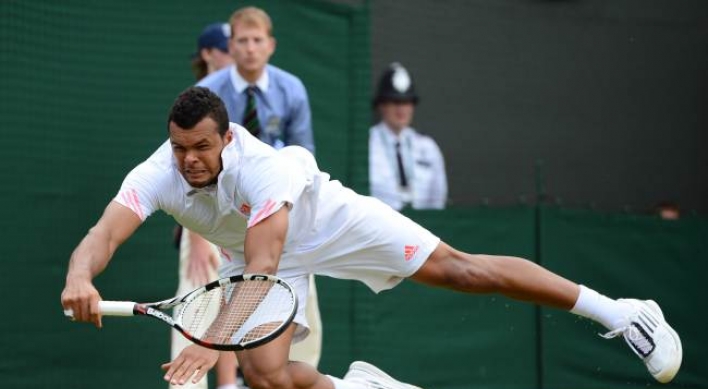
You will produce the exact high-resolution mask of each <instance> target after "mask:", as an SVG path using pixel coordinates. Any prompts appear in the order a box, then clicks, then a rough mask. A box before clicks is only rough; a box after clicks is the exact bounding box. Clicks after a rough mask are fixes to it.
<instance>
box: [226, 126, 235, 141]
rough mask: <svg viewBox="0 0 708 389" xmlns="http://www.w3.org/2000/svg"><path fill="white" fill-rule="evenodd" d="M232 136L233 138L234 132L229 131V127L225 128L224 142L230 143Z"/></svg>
mask: <svg viewBox="0 0 708 389" xmlns="http://www.w3.org/2000/svg"><path fill="white" fill-rule="evenodd" d="M233 138H234V133H233V131H231V129H230V128H229V129H228V130H226V134H224V144H229V143H231V140H232V139H233Z"/></svg>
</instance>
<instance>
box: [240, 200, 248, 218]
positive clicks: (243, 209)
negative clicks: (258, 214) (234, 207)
mask: <svg viewBox="0 0 708 389" xmlns="http://www.w3.org/2000/svg"><path fill="white" fill-rule="evenodd" d="M240 211H241V213H242V214H244V215H250V214H251V206H250V205H248V204H246V203H243V204H242V205H241V209H240Z"/></svg>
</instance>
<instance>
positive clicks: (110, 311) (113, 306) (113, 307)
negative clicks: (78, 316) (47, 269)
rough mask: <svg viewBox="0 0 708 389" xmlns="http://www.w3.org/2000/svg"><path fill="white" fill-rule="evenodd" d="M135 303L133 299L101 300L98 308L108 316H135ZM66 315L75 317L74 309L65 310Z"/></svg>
mask: <svg viewBox="0 0 708 389" xmlns="http://www.w3.org/2000/svg"><path fill="white" fill-rule="evenodd" d="M134 308H135V303H134V302H132V301H105V300H103V301H99V302H98V309H99V310H100V311H101V314H102V315H106V316H133V315H134V313H133V309H134ZM64 316H66V317H72V318H73V317H74V311H72V310H71V309H65V310H64Z"/></svg>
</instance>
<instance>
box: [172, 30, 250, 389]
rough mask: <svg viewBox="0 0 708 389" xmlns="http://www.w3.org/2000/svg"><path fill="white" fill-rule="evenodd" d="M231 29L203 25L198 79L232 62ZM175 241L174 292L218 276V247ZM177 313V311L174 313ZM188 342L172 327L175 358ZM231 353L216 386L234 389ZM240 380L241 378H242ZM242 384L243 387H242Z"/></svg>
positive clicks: (195, 67)
mask: <svg viewBox="0 0 708 389" xmlns="http://www.w3.org/2000/svg"><path fill="white" fill-rule="evenodd" d="M230 37H231V28H230V27H229V25H228V23H212V24H209V25H207V26H206V27H204V29H203V30H202V32H201V34H199V38H198V39H197V52H196V53H194V54H193V55H192V72H193V73H194V76H195V78H196V79H197V81H199V80H201V79H202V78H204V77H205V76H207V75H208V74H210V73H212V72H214V71H217V70H219V69H222V68H224V67H226V66H229V65H232V64H233V58H232V57H231V55H229V38H230ZM175 244H176V245H177V248H178V249H179V283H178V285H177V295H181V294H183V293H187V292H189V291H191V290H194V289H196V288H197V287H199V286H201V285H204V284H205V283H207V282H209V281H213V280H215V279H217V278H218V272H217V270H218V266H219V261H220V254H219V251H218V248H217V247H216V246H214V245H213V244H211V243H209V242H207V241H206V240H205V239H202V238H201V237H200V236H199V235H197V234H194V233H191V232H190V231H189V230H186V229H182V226H179V225H178V226H177V227H176V232H175ZM175 314H177V312H175ZM190 344H191V342H190V341H189V340H187V339H186V338H185V337H184V336H182V334H180V333H179V332H178V331H177V330H172V342H171V355H172V358H175V357H176V356H177V355H179V353H180V351H182V349H184V348H185V347H186V346H188V345H190ZM232 355H233V353H231V352H224V353H223V354H222V357H220V358H219V361H218V362H217V364H216V369H215V372H216V373H215V374H216V384H217V388H218V389H237V388H239V386H238V385H237V376H236V372H237V368H238V364H237V362H236V358H235V356H234V357H232ZM241 383H242V381H241ZM241 387H242V386H241ZM170 388H171V389H176V388H182V389H207V388H208V381H207V376H204V378H202V379H201V380H200V381H199V382H197V383H196V384H193V383H191V382H188V383H186V384H185V385H182V386H173V385H170Z"/></svg>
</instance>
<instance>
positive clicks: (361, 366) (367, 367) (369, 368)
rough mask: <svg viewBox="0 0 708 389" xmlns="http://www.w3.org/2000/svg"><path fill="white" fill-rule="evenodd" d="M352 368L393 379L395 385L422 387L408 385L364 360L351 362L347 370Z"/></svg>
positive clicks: (413, 388) (410, 387)
mask: <svg viewBox="0 0 708 389" xmlns="http://www.w3.org/2000/svg"><path fill="white" fill-rule="evenodd" d="M352 370H360V371H363V372H366V373H368V374H371V375H374V376H377V377H379V378H382V379H386V380H389V381H393V382H394V383H396V384H397V385H402V386H403V387H404V388H406V389H423V388H421V387H418V386H413V385H409V384H406V383H404V382H401V381H399V380H397V379H395V378H393V377H391V376H390V375H388V374H386V373H385V372H383V371H382V370H381V369H379V368H377V367H376V366H374V365H372V364H369V363H366V362H360V361H355V362H352V364H351V365H350V366H349V371H352Z"/></svg>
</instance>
